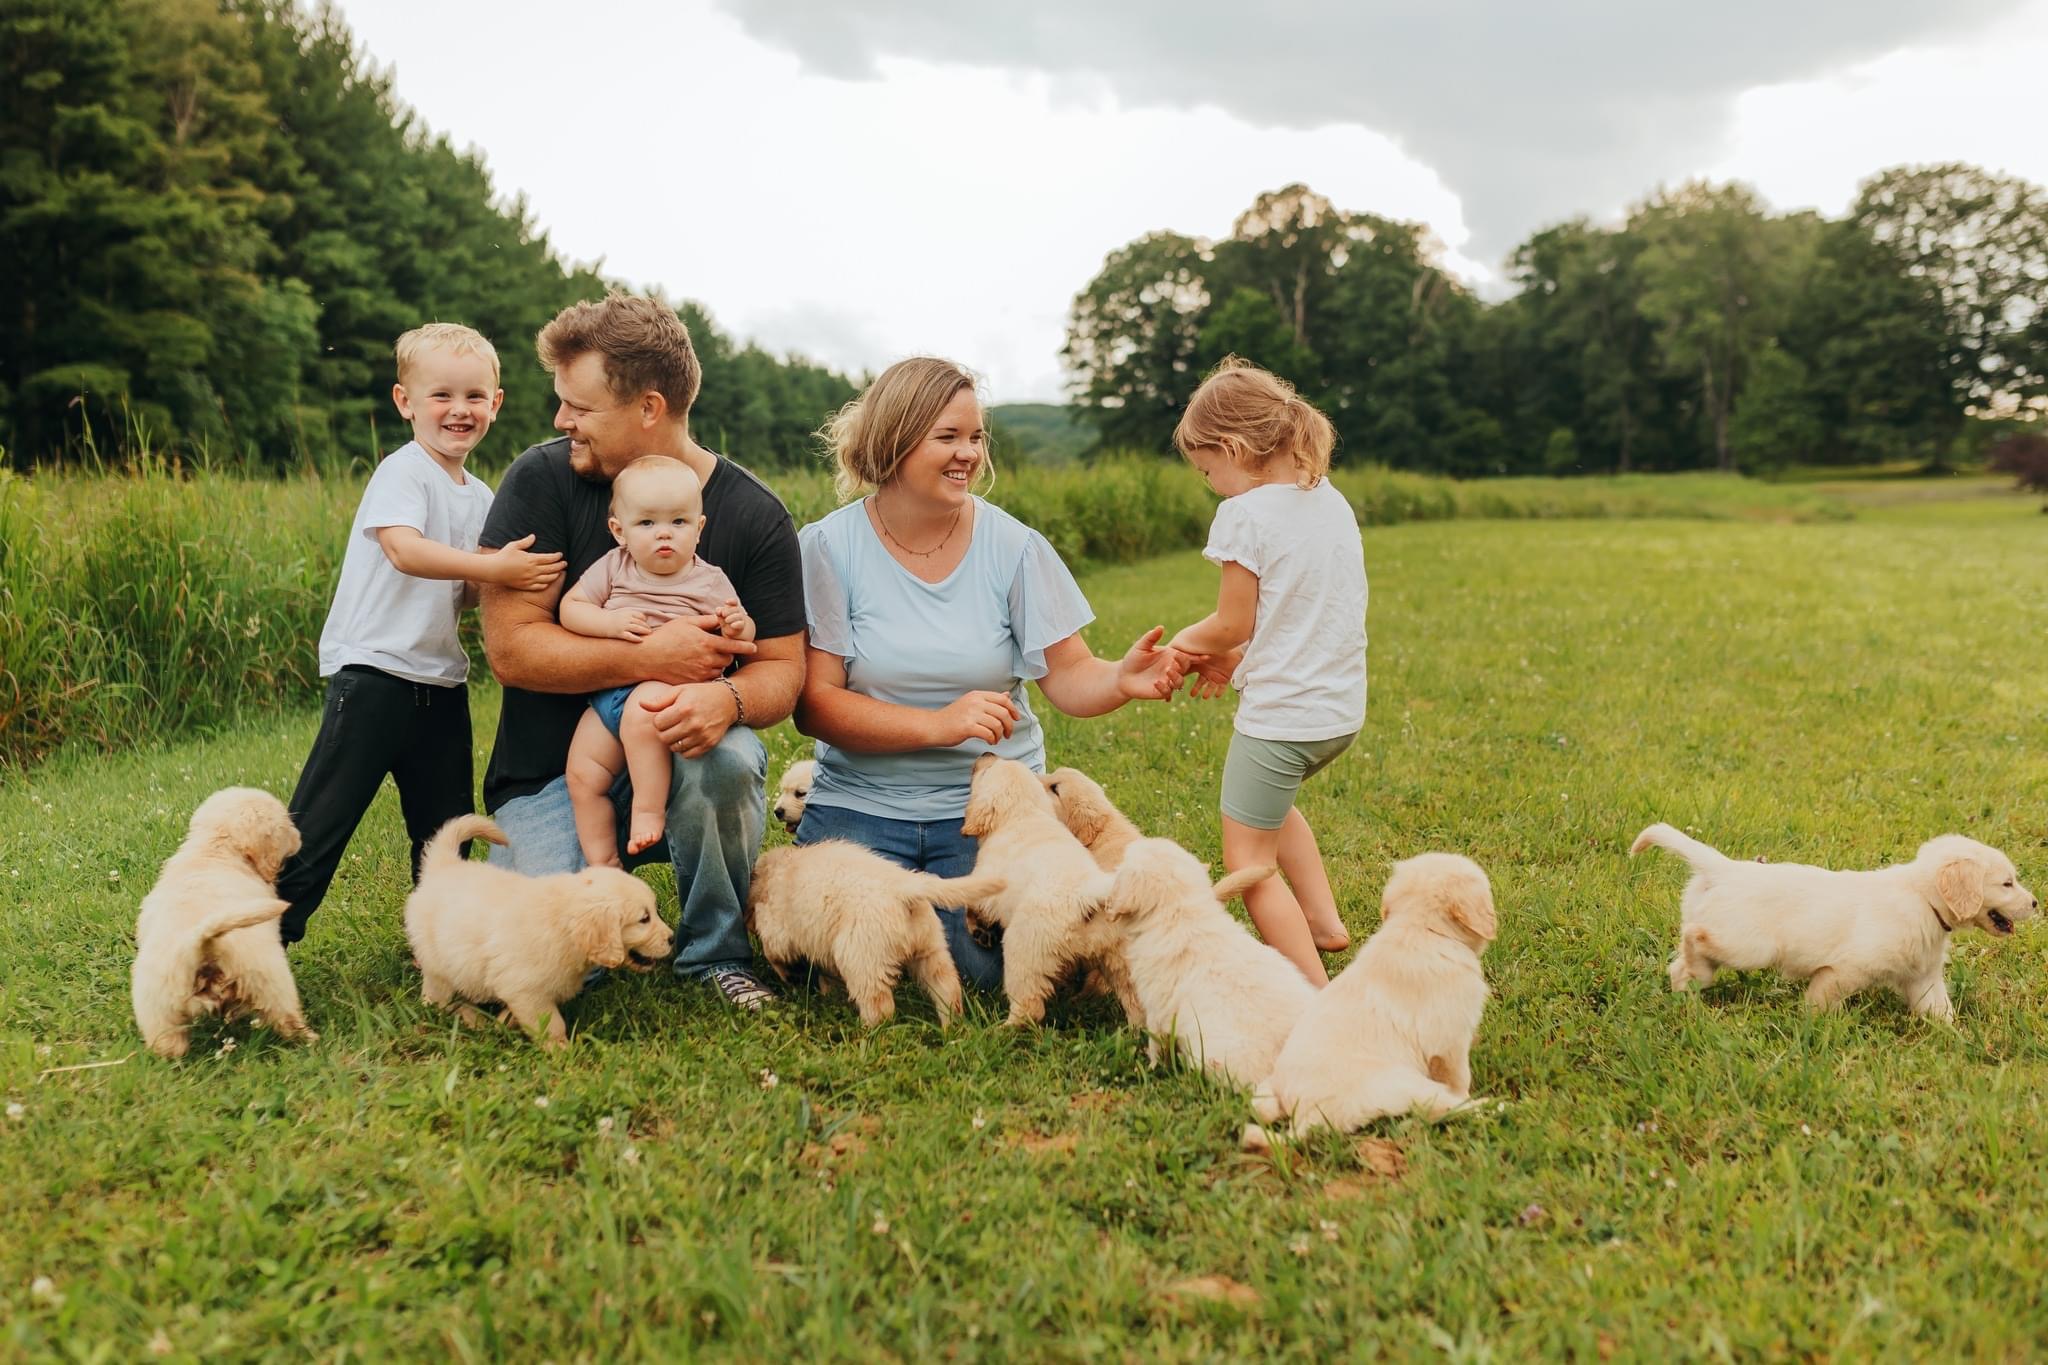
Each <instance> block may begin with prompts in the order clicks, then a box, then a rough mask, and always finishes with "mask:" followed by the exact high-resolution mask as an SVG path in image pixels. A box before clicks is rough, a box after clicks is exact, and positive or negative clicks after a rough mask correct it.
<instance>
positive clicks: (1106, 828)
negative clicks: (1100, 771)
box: [1040, 768, 1145, 872]
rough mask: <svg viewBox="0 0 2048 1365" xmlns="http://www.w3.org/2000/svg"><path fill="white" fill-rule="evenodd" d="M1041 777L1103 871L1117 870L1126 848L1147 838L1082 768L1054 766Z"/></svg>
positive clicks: (1067, 822) (1064, 818) (1062, 818)
mask: <svg viewBox="0 0 2048 1365" xmlns="http://www.w3.org/2000/svg"><path fill="white" fill-rule="evenodd" d="M1040 780H1041V781H1042V782H1044V783H1045V789H1046V790H1047V791H1049V792H1051V793H1052V799H1053V805H1054V806H1055V807H1056V808H1057V809H1058V811H1059V817H1060V823H1061V824H1063V825H1065V826H1066V827H1067V829H1068V830H1069V831H1071V832H1072V833H1073V836H1074V837H1075V838H1076V839H1079V840H1080V841H1081V846H1082V847H1083V848H1086V849H1087V850H1088V852H1089V853H1090V854H1091V855H1092V856H1093V857H1094V859H1095V865H1096V866H1097V867H1100V868H1101V869H1102V870H1103V871H1105V872H1114V871H1116V865H1117V864H1118V863H1120V862H1122V861H1123V860H1124V850H1125V849H1128V848H1129V847H1130V846H1131V845H1132V844H1134V843H1136V842H1138V840H1140V839H1142V838H1144V837H1145V836H1144V834H1142V833H1141V832H1140V831H1139V829H1138V827H1137V826H1136V825H1134V824H1132V823H1131V822H1130V819H1129V818H1128V817H1127V816H1126V815H1125V814H1124V813H1123V812H1122V811H1120V810H1118V809H1117V808H1116V806H1115V805H1114V804H1112V803H1111V801H1110V799H1109V793H1108V792H1105V791H1104V790H1102V787H1101V785H1100V784H1098V783H1097V782H1096V781H1095V779H1094V778H1092V777H1090V776H1088V774H1086V773H1084V772H1082V771H1081V770H1080V769H1079V768H1055V769H1053V770H1052V771H1051V772H1049V773H1047V774H1046V775H1045V776H1044V777H1043V778H1041V779H1040Z"/></svg>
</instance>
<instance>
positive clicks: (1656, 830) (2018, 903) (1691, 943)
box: [1629, 824, 2041, 1023]
mask: <svg viewBox="0 0 2048 1365" xmlns="http://www.w3.org/2000/svg"><path fill="white" fill-rule="evenodd" d="M1653 845H1654V846H1655V847H1657V848H1662V849H1668V850H1669V851H1670V852H1673V853H1676V854H1677V855H1678V856H1679V857H1681V858H1683V859H1685V860H1686V862H1688V863H1690V864H1692V869H1693V875H1692V880H1691V881H1689V882H1687V883H1686V885H1685V894H1684V896H1683V898H1682V900H1681V901H1680V917H1681V921H1682V922H1681V925H1680V928H1679V933H1678V952H1677V954H1676V955H1674V956H1673V957H1672V959H1671V968H1670V976H1671V989H1672V990H1674V991H1682V990H1684V989H1685V988H1686V985H1687V983H1689V982H1693V981H1697V982H1699V983H1700V984H1701V985H1702V986H1705V985H1707V984H1709V983H1711V982H1712V981H1713V979H1714V974H1715V973H1716V972H1717V971H1719V970H1720V969H1721V968H1723V967H1727V968H1731V969H1733V970H1736V971H1752V970H1755V969H1757V968H1762V967H1771V968H1776V969H1777V970H1778V971H1780V972H1783V973H1784V974H1785V975H1787V976H1789V977H1792V978H1794V979H1796V980H1800V981H1804V982H1806V1001H1807V1003H1808V1004H1809V1005H1811V1006H1813V1007H1814V1008H1815V1009H1823V1010H1824V1009H1829V1008H1831V1007H1833V1006H1835V1005H1837V1004H1839V1003H1841V1001H1843V1000H1844V999H1846V998H1847V997H1848V996H1850V995H1853V994H1854V993H1855V992H1857V991H1860V990H1862V989H1863V988H1864V987H1866V986H1889V987H1890V988H1891V989H1892V990H1894V991H1896V992H1898V994H1899V995H1900V996H1901V997H1902V998H1903V999H1904V1000H1905V1002H1906V1005H1907V1007H1908V1008H1909V1009H1911V1010H1912V1011H1913V1013H1915V1014H1925V1015H1929V1016H1932V1017H1933V1018H1936V1019H1940V1020H1942V1021H1943V1022H1945V1023H1953V1022H1954V1021H1955V1017H1956V1012H1955V1006H1954V1005H1952V1004H1950V1003H1949V998H1948V983H1947V982H1946V981H1944V980H1943V979H1942V967H1943V965H1944V963H1946V961H1947V959H1948V941H1949V939H1948V936H1949V934H1950V933H1952V932H1953V931H1955V930H1957V929H1965V928H1978V929H1982V930H1984V931H1985V932H1986V933H1988V934H1991V935H1992V936H1993V937H1996V938H2004V937H2005V936H2007V935H2008V934H2010V933H2012V931H2013V925H2015V924H2016V923H2018V922H2019V921H2021V920H2023V919H2027V918H2029V917H2031V916H2032V915H2033V914H2034V913H2035V912H2037V911H2038V910H2039V909H2040V908H2041V903H2040V902H2039V901H2038V900H2036V899H2035V898H2034V893H2033V892H2031V891H2029V890H2027V888H2025V887H2024V886H2021V885H2020V882H2019V876H2018V874H2017V873H2016V872H2015V871H2014V870H2013V865H2012V860H2011V859H2010V858H2008V857H2006V856H2005V855H2004V854H2003V853H2000V852H1999V851H1998V850H1997V849H1995V848H1991V847H1989V846H1988V845H1985V844H1980V843H1978V842H1977V841H1976V840H1975V839H1966V838H1964V837H1963V836H1962V835H1960V834H1944V835H1941V836H1940V837H1938V838H1934V839H1929V840H1928V841H1927V842H1926V843H1924V844H1922V845H1920V851H1919V852H1918V853H1917V854H1915V855H1914V857H1913V861H1911V862H1909V863H1895V864H1893V865H1892V866H1890V867H1881V868H1878V869H1876V870H1875V871H1870V872H1834V871H1830V870H1828V869H1827V868H1824V867H1807V866H1805V865H1803V864H1800V863H1753V862H1742V861H1738V860H1736V859H1734V858H1730V857H1727V856H1726V855H1724V854H1722V853H1720V852H1717V851H1716V850H1714V849H1712V848H1709V847H1708V846H1707V845H1705V844H1703V843H1701V842H1700V841H1699V840H1697V839H1693V838H1689V837H1687V836H1686V835H1684V834H1681V833H1679V832H1678V831H1677V830H1675V829H1673V828H1672V827H1671V826H1669V825H1664V824H1657V825H1651V826H1650V827H1649V828H1648V829H1646V830H1644V831H1643V832H1642V833H1641V834H1638V835H1637V836H1636V841H1635V843H1634V845H1633V846H1631V847H1630V849H1629V852H1630V853H1631V854H1636V853H1641V852H1642V851H1643V850H1644V849H1646V848H1650V847H1652V846H1653Z"/></svg>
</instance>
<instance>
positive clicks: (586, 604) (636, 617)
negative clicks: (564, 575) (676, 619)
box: [561, 583, 654, 643]
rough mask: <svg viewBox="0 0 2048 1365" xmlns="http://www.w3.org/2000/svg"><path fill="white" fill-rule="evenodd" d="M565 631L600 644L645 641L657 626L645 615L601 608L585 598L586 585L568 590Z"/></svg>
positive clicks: (564, 617)
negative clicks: (617, 641) (605, 641)
mask: <svg viewBox="0 0 2048 1365" xmlns="http://www.w3.org/2000/svg"><path fill="white" fill-rule="evenodd" d="M561 622H562V627H563V629H565V630H573V631H575V632H576V633H577V634H578V635H588V636H590V637H591V638H592V639H597V640H632V641H635V642H636V643H637V642H638V641H640V640H644V639H646V638H647V636H648V635H649V634H650V633H652V632H653V630H654V622H653V621H651V620H649V619H648V617H647V613H646V612H644V611H632V610H630V609H626V608H611V607H603V606H599V605H598V604H597V603H596V602H593V601H591V600H590V598H589V597H587V596H585V595H584V592H583V585H582V584H581V583H578V584H577V585H576V586H575V587H573V588H571V589H569V592H568V595H567V596H565V597H564V598H563V599H562V613H561Z"/></svg>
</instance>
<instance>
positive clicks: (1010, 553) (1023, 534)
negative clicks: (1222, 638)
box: [798, 498, 1095, 820]
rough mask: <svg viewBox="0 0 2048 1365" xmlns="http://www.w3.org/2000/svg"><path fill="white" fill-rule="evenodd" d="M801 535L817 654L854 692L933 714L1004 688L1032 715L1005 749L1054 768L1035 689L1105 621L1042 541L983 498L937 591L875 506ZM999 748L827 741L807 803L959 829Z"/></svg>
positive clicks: (838, 515) (978, 743)
mask: <svg viewBox="0 0 2048 1365" xmlns="http://www.w3.org/2000/svg"><path fill="white" fill-rule="evenodd" d="M798 539H799V540H800V541H801V543H802V545H803V557H804V607H805V612H806V614H807V615H808V616H809V618H810V628H811V646H812V648H814V649H822V650H826V651H828V652H830V653H833V654H837V655H838V656H839V657H840V658H842V659H844V660H845V661H846V685H847V686H848V687H849V688H851V689H852V690H854V691H855V692H858V693H860V694H861V695H862V696H866V697H873V698H875V699H876V700H877V701H886V702H894V703H896V704H898V705H900V706H915V707H918V708H920V709H922V710H927V711H936V710H939V709H941V708H942V707H944V706H946V705H948V704H949V703H951V702H952V701H953V700H954V699H955V698H957V697H959V696H960V694H961V693H963V692H975V691H986V692H1007V693H1009V694H1010V696H1011V698H1012V699H1013V700H1014V701H1015V702H1016V703H1017V707H1018V709H1019V710H1020V711H1022V712H1023V719H1022V720H1020V721H1018V722H1017V728H1016V729H1015V730H1014V731H1012V732H1011V734H1010V737H1009V738H1008V739H1006V740H1004V741H1003V742H1002V743H1001V744H998V745H996V746H995V752H996V753H998V754H1000V755H1002V756H1003V757H1004V758H1014V759H1016V760H1018V761H1019V762H1022V763H1025V764H1027V765H1029V766H1030V767H1032V768H1034V769H1036V770H1038V771H1040V772H1043V771H1044V770H1045V738H1044V734H1043V732H1042V731H1040V729H1039V727H1038V718H1037V717H1036V716H1034V715H1032V714H1031V704H1030V702H1029V701H1027V700H1026V698H1025V695H1024V683H1025V680H1026V679H1031V678H1042V677H1044V676H1045V672H1046V668H1045V651H1046V650H1047V649H1048V648H1050V647H1051V646H1053V645H1055V644H1058V643H1059V642H1060V641H1061V640H1064V639H1066V638H1067V637H1068V636H1069V635H1072V634H1073V633H1074V632H1075V631H1078V630H1080V629H1081V627H1083V626H1085V625H1087V624H1088V623H1089V622H1090V621H1091V620H1093V619H1094V616H1095V614H1094V613H1093V612H1092V611H1090V610H1089V609H1088V599H1087V598H1085V597H1083V596H1082V595H1081V589H1080V586H1079V585H1078V584H1076V583H1075V582H1074V576H1073V575H1072V574H1071V573H1069V572H1067V566H1066V565H1065V564H1063V563H1061V562H1060V557H1059V554H1058V553H1057V552H1056V551H1055V550H1054V549H1053V548H1052V546H1051V544H1050V543H1048V542H1047V540H1046V538H1045V537H1044V536H1042V535H1040V534H1039V533H1038V532H1036V531H1034V530H1032V529H1031V528H1030V527H1029V526H1026V525H1025V524H1024V523H1023V522H1021V521H1018V520H1017V519H1016V518H1015V517H1013V516H1011V515H1010V514H1009V513H1008V512H1005V511H1004V510H1003V509H1002V508H1000V507H995V506H992V505H991V504H989V503H987V502H984V501H982V500H981V499H980V498H976V499H975V500H974V538H973V539H972V540H971V541H970V542H969V543H968V546H967V554H966V555H965V556H964V557H963V558H962V559H961V561H960V567H958V568H957V569H955V570H953V572H952V573H950V574H948V575H947V576H946V577H945V578H944V579H943V580H942V581H940V582H937V583H927V582H925V581H924V580H923V579H921V578H919V577H917V575H915V574H913V573H911V572H910V571H909V570H908V569H906V568H904V567H903V566H902V565H901V564H898V563H897V562H896V560H895V558H894V557H892V556H891V555H890V553H889V550H888V547H887V546H885V545H883V544H882V539H881V537H880V536H879V535H877V534H876V533H875V529H874V527H873V526H872V525H871V524H870V523H869V521H868V513H867V505H866V504H865V503H864V502H854V503H849V504H848V505H846V506H845V507H842V508H840V509H839V510H838V511H836V512H833V513H832V514H831V515H829V516H827V517H825V518H824V519H822V520H820V521H815V522H812V523H811V524H810V525H809V526H806V527H804V529H803V530H802V531H801V532H800V533H799V536H798ZM988 749H989V745H988V743H987V742H986V741H984V740H979V739H975V740H968V741H966V742H964V743H961V744H956V745H954V746H953V747H952V748H949V749H917V750H914V751H912V752H910V753H900V754H858V753H849V752H847V751H846V750H844V749H840V748H837V747H835V746H833V745H830V744H827V743H825V742H824V741H823V740H819V741H818V746H817V755H818V776H817V780H816V781H815V782H814V783H813V784H812V787H811V795H810V804H811V805H814V806H843V807H846V808H848V809H852V810H857V811H863V812H865V813H867V814H869V815H879V816H883V817H885V818H888V819H892V820H957V819H959V818H960V817H961V815H962V814H964V813H965V811H966V809H967V784H968V777H969V772H970V769H971V768H972V767H973V765H974V760H975V759H976V758H977V757H979V756H980V755H981V754H983V753H986V752H988Z"/></svg>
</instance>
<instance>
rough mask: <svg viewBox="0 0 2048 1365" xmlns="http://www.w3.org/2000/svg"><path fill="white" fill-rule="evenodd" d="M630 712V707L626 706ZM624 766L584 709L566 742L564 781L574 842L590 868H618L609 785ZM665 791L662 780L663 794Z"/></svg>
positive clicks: (615, 745)
mask: <svg viewBox="0 0 2048 1365" xmlns="http://www.w3.org/2000/svg"><path fill="white" fill-rule="evenodd" d="M627 709H628V710H630V709H632V703H631V702H628V703H627ZM625 766H626V751H625V749H624V748H623V747H621V746H620V744H619V741H618V740H616V739H614V738H613V737H612V732H611V731H610V730H607V729H606V728H605V724H604V722H603V721H601V720H599V719H598V718H597V712H596V711H594V710H591V709H590V708H589V707H585V708H584V711H583V719H582V720H580V721H578V722H576V736H575V738H574V739H572V740H570V741H569V762H568V766H567V768H566V769H565V770H564V772H563V778H564V780H565V781H566V782H567V785H568V788H569V809H570V810H571V811H573V812H574V813H575V816H576V842H577V843H578V844H581V845H582V846H583V861H584V862H586V863H589V864H590V865H591V866H592V867H617V866H618V865H619V830H618V826H617V824H616V823H615V817H614V815H613V813H612V783H613V782H615V781H617V780H618V776H619V770H620V769H622V768H624V767H625ZM667 790H668V783H667V781H666V779H665V778H664V781H663V783H662V791H663V792H664V793H665V792H667Z"/></svg>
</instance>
